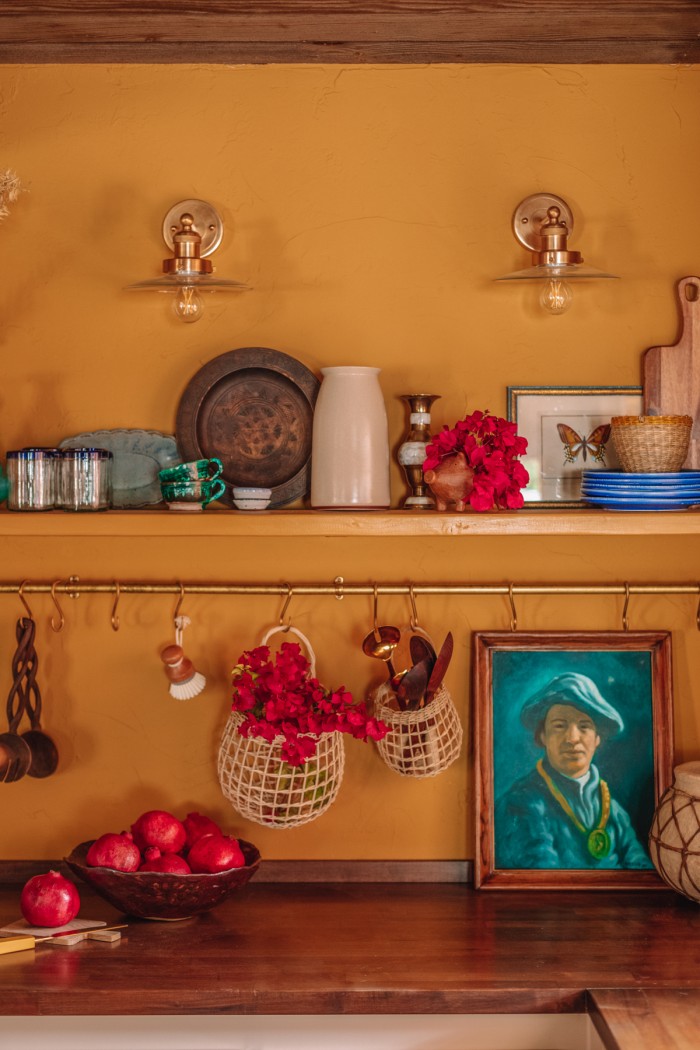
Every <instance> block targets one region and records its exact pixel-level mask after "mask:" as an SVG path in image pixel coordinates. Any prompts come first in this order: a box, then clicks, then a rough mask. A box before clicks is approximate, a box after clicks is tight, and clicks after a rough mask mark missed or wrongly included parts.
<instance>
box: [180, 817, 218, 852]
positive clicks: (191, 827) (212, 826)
mask: <svg viewBox="0 0 700 1050" xmlns="http://www.w3.org/2000/svg"><path fill="white" fill-rule="evenodd" d="M182 823H183V825H184V827H185V834H186V835H187V841H186V846H187V848H188V849H191V847H192V846H193V845H194V844H195V842H196V841H197V839H201V837H202V835H223V831H222V830H221V828H220V827H219V825H218V824H217V823H216V822H215V821H213V820H212V819H211V817H205V816H204V815H203V814H202V813H188V814H187V816H186V817H185V819H184V820H183V822H182Z"/></svg>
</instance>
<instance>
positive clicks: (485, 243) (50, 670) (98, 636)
mask: <svg viewBox="0 0 700 1050" xmlns="http://www.w3.org/2000/svg"><path fill="white" fill-rule="evenodd" d="M5 167H11V168H13V169H15V170H16V171H17V172H18V173H19V175H20V177H21V179H22V182H23V184H24V186H25V187H26V189H27V191H28V192H27V193H25V194H23V195H22V197H21V198H20V200H19V201H17V202H16V204H15V205H14V206H13V207H12V211H11V214H10V216H9V217H8V218H7V219H6V221H5V222H4V223H3V224H2V227H1V228H0V273H1V274H2V279H1V280H0V355H1V360H2V371H1V375H2V382H1V384H0V449H2V450H3V451H4V450H6V449H8V448H13V447H17V446H21V445H25V444H51V443H54V442H57V441H59V440H60V439H61V438H63V437H66V436H69V435H71V434H76V433H78V432H80V431H83V430H87V429H92V428H102V427H144V428H154V429H160V430H163V431H166V432H170V433H172V432H173V429H174V425H175V412H176V408H177V403H178V400H179V398H180V396H181V394H182V391H183V390H184V388H185V386H186V385H187V383H188V381H189V379H190V377H191V376H192V375H193V374H194V373H195V372H196V371H197V369H198V368H199V367H200V366H201V365H202V364H203V363H205V362H206V361H208V360H210V359H211V358H213V357H215V356H217V355H218V354H221V353H223V352H225V351H227V350H231V349H234V348H237V347H244V346H268V347H273V348H275V349H278V350H282V351H285V352H286V353H289V354H292V355H293V356H295V357H297V358H299V359H300V360H302V361H303V362H304V363H305V364H306V365H307V366H308V367H309V368H311V369H312V370H314V371H316V372H318V371H319V370H320V368H321V367H322V366H324V365H329V364H346V363H357V364H367V365H376V366H379V367H381V369H382V373H381V382H382V387H383V391H384V394H385V399H386V403H387V409H388V413H389V422H390V429H391V437H392V442H393V443H394V445H396V444H397V443H398V442H399V440H400V438H401V436H402V434H403V431H404V428H405V410H404V407H403V405H402V403H401V402H400V401H399V395H400V394H402V393H405V392H409V391H412V390H413V389H424V388H430V389H431V390H433V391H434V392H435V393H439V394H441V400H440V401H439V402H438V403H437V405H436V407H435V412H434V421H435V424H436V425H439V424H441V423H443V422H454V421H455V420H456V419H457V418H460V417H461V416H462V415H463V414H464V412H465V409H467V408H468V409H475V408H489V409H491V410H492V411H496V412H499V413H502V414H505V410H506V400H505V389H506V386H507V385H508V384H548V385H555V386H556V385H570V384H584V385H608V384H613V385H614V384H635V383H638V382H639V380H640V355H641V353H642V352H643V350H644V349H646V348H647V347H648V346H652V345H656V344H660V343H661V344H665V343H671V342H673V341H675V339H676V336H677V323H678V314H677V306H676V302H675V285H676V282H677V281H678V279H679V278H681V277H683V276H686V275H689V274H697V273H698V272H699V271H700V254H699V249H698V245H699V243H700V210H699V209H698V205H697V187H698V184H699V182H700V69H699V68H698V67H687V68H675V67H674V68H671V67H628V66H625V67H606V66H590V67H567V66H561V67H560V66H551V67H542V66H536V67H535V66H532V67H527V66H517V67H516V66H425V67H419V66H406V67H397V66H387V67H371V66H369V67H368V66H357V67H342V66H313V67H312V66H269V67H230V68H226V67H207V66H177V67H168V66H158V67H144V66H94V67H91V66H37V67H15V66H7V67H2V68H0V169H3V168H5ZM542 189H544V190H549V191H551V192H554V193H557V194H560V195H562V196H563V197H565V198H566V199H567V200H568V201H569V203H570V204H571V205H572V207H573V210H574V215H575V221H576V228H575V234H574V237H573V239H572V244H573V246H574V247H580V248H581V249H582V250H583V252H584V255H585V256H586V260H587V261H588V262H590V263H591V264H592V265H595V266H599V267H601V268H605V269H609V270H611V271H612V272H614V273H619V274H620V275H621V276H622V278H623V280H621V281H615V282H602V283H599V284H591V285H587V286H583V287H581V288H580V289H577V292H576V299H575V303H574V306H573V308H572V309H571V311H570V312H569V313H568V314H567V315H566V316H564V317H561V318H550V317H548V316H545V315H544V314H542V313H541V312H539V310H538V308H537V307H536V306H535V304H534V295H533V289H532V288H530V287H527V286H522V287H520V286H513V285H502V284H495V283H493V281H492V278H493V277H494V276H496V275H498V274H501V273H503V272H506V271H508V270H512V269H516V268H519V267H521V266H524V265H525V263H526V260H525V259H524V258H523V252H522V251H521V250H520V248H519V246H518V244H517V243H516V241H515V240H514V238H513V236H512V233H511V230H510V216H511V213H512V210H513V208H514V206H515V205H516V204H517V203H518V201H519V200H521V198H523V197H524V196H526V195H527V194H529V193H532V192H535V191H537V190H542ZM187 197H201V198H204V199H206V200H210V201H212V202H213V203H214V204H216V205H217V207H219V209H220V210H221V212H222V213H223V216H224V219H225V222H226V232H225V238H224V243H223V246H222V248H221V249H220V251H219V252H218V253H217V256H216V264H217V266H218V270H219V272H220V274H221V275H223V276H228V277H234V278H237V279H240V280H244V281H247V282H249V283H250V284H251V285H252V291H250V292H247V293H245V294H244V295H240V296H231V297H227V296H225V295H224V294H220V295H216V296H214V297H211V298H209V299H208V300H207V303H206V315H205V317H204V319H203V320H202V321H201V322H200V323H199V324H197V325H194V326H184V325H181V324H180V323H178V322H177V321H175V320H174V319H173V318H171V317H170V315H169V314H168V312H167V309H166V306H167V303H166V300H165V297H161V296H157V295H155V294H153V295H147V294H143V295H136V294H134V293H128V292H125V291H123V288H124V286H125V285H126V284H128V283H130V282H133V281H136V280H142V279H145V278H147V277H149V276H155V275H156V274H157V273H158V270H159V264H160V260H161V258H162V257H163V255H164V245H163V244H162V241H161V237H160V226H161V222H162V217H163V215H164V214H165V212H166V210H167V209H168V208H169V207H170V206H171V205H172V204H173V203H175V202H176V201H178V200H181V199H183V198H187ZM403 494H404V486H403V482H402V478H401V476H400V473H399V471H398V468H395V469H394V473H393V500H394V504H395V505H398V502H399V500H400V499H401V497H402V496H403ZM0 565H1V568H0V577H1V578H2V579H3V580H9V581H12V580H18V579H22V578H30V579H31V578H37V579H56V578H59V577H66V576H68V575H69V574H73V573H75V574H78V575H80V576H81V577H82V578H84V579H122V580H128V579H132V580H134V579H146V578H154V579H162V580H176V579H183V578H184V579H190V580H194V579H200V580H201V579H205V580H219V579H220V580H228V581H240V582H257V581H260V582H271V583H278V582H281V581H286V580H291V581H292V582H294V581H299V582H330V581H331V580H332V579H333V578H334V577H335V576H337V575H339V574H340V575H343V576H344V577H345V579H346V580H348V581H350V582H366V581H370V580H374V579H376V580H380V581H385V582H394V581H395V582H400V583H405V582H407V581H409V580H414V581H415V582H418V583H420V582H432V581H435V582H455V581H460V580H463V581H464V582H480V581H483V582H503V581H510V580H513V581H515V582H516V583H517V582H528V581H534V580H543V581H551V582H578V581H581V582H586V581H590V580H594V581H602V582H606V581H611V582H620V581H622V580H625V579H628V580H631V581H639V582H643V581H655V580H656V581H686V580H694V579H697V578H698V577H700V562H699V560H698V541H697V540H695V539H675V540H666V541H664V540H661V539H658V538H654V537H649V538H644V537H642V538H637V539H632V540H626V539H623V538H618V539H616V538H604V539H601V538H593V537H590V538H574V537H572V538H567V537H554V538H550V539H535V538H522V539H508V538H506V537H498V538H494V539H478V538H469V537H459V538H446V539H437V538H435V539H427V538H415V539H411V538H404V539H396V538H393V539H392V538H384V539H376V540H368V539H362V538H359V537H358V538H352V539H327V540H323V541H319V540H317V539H303V538H296V539H289V540H287V541H285V542H281V541H276V542H270V541H264V540H262V539H251V540H249V541H240V540H231V539H213V540H206V541H202V540H196V541H195V540H192V541H185V542H179V541H175V540H171V539H167V538H163V537H162V536H158V537H153V536H149V535H144V536H143V537H142V538H139V539H138V540H127V539H125V538H118V537H116V538H113V539H109V540H107V539H89V540H77V539H70V538H68V539H63V540H61V541H59V540H55V541H52V540H49V541H47V540H44V539H41V540H39V539H31V538H24V539H13V538H5V539H3V541H2V554H1V556H0ZM66 604H67V608H66V616H67V625H66V628H65V630H64V631H63V632H62V633H60V634H55V633H54V632H53V631H52V630H51V628H50V626H49V617H50V614H51V611H52V609H51V603H50V601H49V600H48V599H46V598H45V597H38V598H36V599H34V600H33V601H32V605H33V606H34V612H35V615H36V617H37V620H38V624H39V626H38V635H37V648H38V651H39V658H40V669H39V681H40V684H41V686H42V692H43V697H44V704H45V728H46V729H47V730H48V731H49V732H50V733H51V734H52V736H54V737H55V739H56V741H57V743H58V746H59V750H60V753H61V759H62V762H61V767H60V770H59V772H58V773H57V774H56V776H54V777H53V778H52V779H50V780H47V781H34V780H31V779H30V778H25V779H24V780H22V781H20V782H18V783H16V784H12V785H0V795H1V799H0V807H1V813H2V820H1V821H0V850H1V852H2V855H3V856H5V857H15V858H18V857H37V858H44V857H46V858H48V857H57V856H61V855H63V854H64V853H65V852H66V851H68V850H69V849H70V848H71V847H72V846H73V845H74V844H75V843H76V842H78V841H80V840H82V839H85V838H91V837H94V836H95V835H96V834H98V833H100V832H102V831H105V830H120V829H121V828H122V827H124V826H126V825H128V824H129V823H130V822H131V821H132V820H133V819H134V818H135V816H136V815H138V813H139V812H140V811H141V810H143V809H147V808H153V807H156V806H164V807H167V808H173V809H175V811H177V812H182V813H184V812H186V811H187V810H188V809H193V808H197V809H200V810H202V811H204V812H209V813H211V814H212V815H214V816H215V817H217V818H218V819H220V820H221V821H222V822H224V823H225V824H226V825H227V826H228V827H229V828H231V830H233V831H234V832H235V833H237V834H241V835H244V837H246V838H249V839H252V840H253V841H254V842H256V843H257V844H258V845H259V846H260V848H261V850H262V852H263V854H264V855H265V856H268V857H280V858H282V857H314V858H318V857H336V858H345V857H349V858H357V857H370V858H381V857H392V858H464V857H471V856H473V852H474V846H473V841H472V840H473V824H474V821H473V813H472V792H471V786H470V762H469V758H468V753H469V747H468V739H469V727H470V699H469V673H470V667H469V646H470V634H471V632H472V631H474V630H478V629H499V628H504V629H505V628H507V627H508V623H509V615H510V614H509V610H508V608H507V603H505V602H503V601H502V600H501V599H498V598H479V599H477V598H467V599H459V600H458V599H454V598H444V597H442V598H439V597H431V598H425V599H423V600H421V602H420V607H419V614H420V619H421V622H422V623H423V625H424V626H426V627H427V628H428V629H429V630H430V631H431V632H432V633H433V634H434V635H435V636H436V638H437V639H438V640H441V639H442V637H443V636H444V633H445V632H446V630H447V629H452V631H453V633H454V635H455V639H456V655H455V659H454V663H453V666H452V668H451V670H450V675H449V685H450V687H451V689H452V691H453V694H454V696H455V699H456V702H457V704H458V707H459V711H460V715H461V717H462V720H463V724H464V727H465V730H466V737H465V741H466V742H467V743H465V749H464V752H463V755H462V758H461V759H460V761H459V762H458V763H457V764H456V765H454V766H453V767H452V768H451V769H450V770H449V771H448V772H447V773H445V774H443V775H442V776H440V777H438V778H437V779H435V780H431V781H420V782H412V781H410V780H406V779H404V778H400V777H398V776H397V775H396V774H394V773H392V772H390V771H389V770H388V769H386V768H385V767H384V765H383V764H382V762H381V760H380V758H379V756H378V754H377V753H376V751H375V750H374V749H373V748H372V747H371V746H364V745H361V744H359V743H354V742H352V743H349V744H348V747H347V768H346V774H345V780H344V783H343V786H342V789H341V792H340V795H339V797H338V800H337V802H336V803H335V804H334V806H333V808H332V809H331V810H330V811H329V812H328V814H326V815H325V816H324V817H322V818H321V819H320V820H318V821H317V822H315V823H312V824H309V825H306V826H305V827H303V828H300V829H298V830H292V831H286V832H275V831H269V830H265V829H262V828H259V827H257V826H255V825H247V824H246V823H245V822H244V821H243V820H241V819H240V818H239V817H238V816H237V814H236V813H235V812H233V811H232V810H231V808H230V807H229V806H228V804H227V803H226V802H225V800H224V799H223V798H222V796H221V793H220V791H219V788H218V784H217V780H216V774H215V766H214V762H215V754H216V748H217V743H218V739H219V736H220V733H221V728H222V726H223V723H224V721H225V717H226V712H227V705H228V675H229V671H230V668H231V666H232V664H233V663H234V662H235V659H236V657H237V656H238V654H239V653H240V651H241V650H242V649H243V648H246V647H249V646H250V645H252V644H255V643H256V642H257V641H258V640H259V637H260V635H261V633H262V632H263V630H264V629H265V628H266V627H268V626H269V625H271V624H272V623H274V622H276V620H277V617H278V615H279V602H278V601H277V600H276V599H270V598H256V599H251V598H240V599H231V598H228V599H227V598H203V597H202V598H195V597H192V598H188V599H187V608H186V609H185V610H183V611H186V612H187V614H188V615H189V616H191V618H192V620H193V625H192V627H191V628H190V630H189V633H188V636H187V640H188V649H189V650H190V653H191V655H192V657H193V659H195V662H196V663H197V665H198V666H199V667H200V669H201V670H203V671H205V672H206V674H207V676H208V681H209V685H208V688H207V690H206V691H205V693H203V694H202V696H201V697H200V698H198V699H196V700H194V701H191V702H190V703H177V702H176V701H174V700H172V699H171V698H170V697H169V696H168V693H167V682H166V681H165V678H164V675H163V671H162V666H161V663H160V660H159V657H158V653H159V649H160V647H161V646H162V645H163V644H165V643H167V642H168V641H171V640H172V624H171V617H172V613H173V606H174V602H173V601H171V600H170V599H169V598H157V597H149V598H146V597H133V598H128V599H124V600H123V601H122V603H121V606H120V617H121V629H120V630H119V632H114V631H113V630H112V628H111V625H110V619H109V616H110V610H111V602H110V601H109V600H108V599H107V598H105V597H100V596H94V597H86V596H83V597H82V598H80V599H79V600H77V601H75V602H67V603H66ZM21 612H22V608H21V606H20V605H19V603H18V601H17V600H16V598H12V597H4V598H1V599H0V695H5V692H6V690H7V689H9V685H10V678H11V676H10V660H11V655H12V652H13V649H14V641H15V638H14V622H15V620H16V618H17V616H18V615H20V614H21ZM290 613H291V615H292V619H293V621H294V622H295V623H296V624H297V625H298V626H299V627H300V628H301V629H302V630H303V631H305V632H306V633H308V634H309V635H310V637H311V638H312V640H313V643H314V646H315V648H316V652H317V656H318V664H319V671H320V674H321V677H323V678H324V679H325V680H327V681H328V682H329V684H340V683H341V682H342V683H344V684H345V685H346V686H348V688H350V689H352V691H353V692H354V693H356V694H357V695H362V694H363V693H364V692H365V690H366V689H367V688H368V687H369V686H370V685H372V684H373V683H375V682H377V681H379V680H380V678H381V669H379V671H378V670H377V667H376V666H375V665H374V664H372V663H371V662H370V661H369V660H367V658H366V657H364V656H363V655H362V653H361V651H360V642H361V640H362V637H363V636H364V634H365V633H366V632H367V631H368V630H369V628H370V626H371V615H372V609H371V603H370V601H369V600H367V599H364V598H347V599H346V600H345V601H344V602H336V601H335V600H334V599H332V598H322V599H312V598H301V597H300V598H295V599H294V600H293V603H292V606H291V607H290ZM408 613H409V609H408V606H407V603H406V602H405V600H403V599H399V598H397V599H386V600H385V601H384V602H382V606H381V618H382V619H386V620H392V621H394V622H397V623H399V624H402V625H403V624H405V623H406V622H407V619H408ZM518 615H519V621H520V623H521V625H522V626H523V627H528V628H532V629H547V628H557V627H571V628H600V629H611V628H618V627H619V626H620V616H621V603H620V602H619V601H617V600H613V599H600V598H595V597H589V598H579V599H571V598H568V599H564V598H557V599H554V598H532V599H529V600H522V601H521V602H520V603H519V608H518ZM630 618H631V624H632V626H633V627H635V628H639V629H657V628H662V629H668V630H672V631H673V644H674V675H675V717H676V755H677V758H679V759H685V758H692V757H697V756H698V748H699V747H700V725H699V718H698V713H697V712H698V704H699V701H700V686H698V683H697V678H698V668H699V666H700V633H699V632H698V631H697V629H696V627H695V601H694V600H693V599H692V598H676V599H671V598H658V599H650V598H649V599H647V598H639V599H637V600H636V601H635V602H634V603H633V605H632V607H631V609H630Z"/></svg>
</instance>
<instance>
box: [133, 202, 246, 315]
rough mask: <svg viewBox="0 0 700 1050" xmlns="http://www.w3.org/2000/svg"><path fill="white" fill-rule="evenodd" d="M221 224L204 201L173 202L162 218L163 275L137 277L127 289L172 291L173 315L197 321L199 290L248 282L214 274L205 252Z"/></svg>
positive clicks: (217, 239)
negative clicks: (165, 250)
mask: <svg viewBox="0 0 700 1050" xmlns="http://www.w3.org/2000/svg"><path fill="white" fill-rule="evenodd" d="M223 234H224V224H223V221H222V219H221V216H220V215H219V213H218V212H217V211H216V209H215V208H214V207H213V206H212V205H211V204H208V203H207V202H206V201H200V200H185V201H180V202H179V204H174V205H173V206H172V208H170V210H169V211H168V213H167V215H166V216H165V218H164V219H163V240H164V241H165V243H166V244H167V246H168V248H170V250H171V251H172V253H173V254H172V256H171V257H170V258H168V259H164V260H163V276H162V277H153V278H151V279H150V280H148V281H138V282H137V283H136V284H130V285H128V286H127V288H128V290H129V291H156V292H170V293H173V294H174V295H175V300H174V302H173V309H174V311H175V315H176V316H177V317H179V318H180V320H181V321H184V322H185V323H186V324H191V323H192V322H193V321H198V320H199V319H200V317H201V316H202V313H203V311H204V303H203V302H202V298H201V295H200V292H213V291H217V290H221V289H223V290H228V291H233V292H241V291H245V290H246V289H247V288H248V285H246V284H242V283H241V282H240V281H229V280H226V279H225V278H223V277H216V276H214V267H213V266H212V264H211V260H210V259H209V258H208V256H210V255H212V254H213V252H215V251H216V249H217V248H218V247H219V245H220V244H221V240H222V237H223Z"/></svg>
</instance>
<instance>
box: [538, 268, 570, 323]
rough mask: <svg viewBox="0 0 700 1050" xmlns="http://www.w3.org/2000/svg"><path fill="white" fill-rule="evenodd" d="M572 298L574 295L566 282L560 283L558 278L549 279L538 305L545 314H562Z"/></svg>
mask: <svg viewBox="0 0 700 1050" xmlns="http://www.w3.org/2000/svg"><path fill="white" fill-rule="evenodd" d="M573 297H574V293H573V292H572V291H571V286H570V285H569V284H567V282H566V281H562V280H560V279H559V278H558V277H550V279H549V280H548V281H546V282H545V285H544V288H543V289H542V294H541V295H540V305H541V306H543V307H544V308H545V310H546V311H547V313H550V314H555V315H558V314H563V313H566V311H567V310H568V309H569V307H570V306H571V301H572V299H573Z"/></svg>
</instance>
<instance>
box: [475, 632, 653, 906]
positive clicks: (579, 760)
mask: <svg viewBox="0 0 700 1050" xmlns="http://www.w3.org/2000/svg"><path fill="white" fill-rule="evenodd" d="M473 685H474V688H473V699H474V705H473V726H474V771H475V805H476V849H475V860H474V885H475V886H476V887H481V888H483V889H486V888H499V889H500V888H503V889H520V888H537V887H541V888H543V889H544V888H546V889H574V888H582V889H625V890H627V889H651V888H654V889H663V888H664V883H663V882H662V881H661V879H660V878H659V876H658V875H657V873H656V871H655V870H654V868H653V866H652V864H651V860H650V859H649V852H648V844H647V837H648V832H649V829H650V827H651V822H652V817H653V811H654V808H655V806H656V803H657V802H658V799H659V798H660V796H661V795H662V794H663V792H664V791H665V790H666V788H667V787H668V786H669V785H670V783H671V779H672V769H673V720H672V678H671V635H670V633H669V632H667V631H579V632H568V631H537V632H524V631H522V632H521V631H499V632H492V633H477V634H475V635H474V662H473ZM594 719H595V721H594ZM591 723H592V727H591ZM596 737H597V743H596ZM588 763H590V766H589V765H588ZM589 770H590V777H586V776H585V774H586V772H587V771H589ZM582 773H583V779H577V778H581V777H582ZM562 774H564V775H562ZM586 781H587V782H588V783H587V784H586ZM584 784H585V785H586V786H582V785H584ZM574 785H575V787H574ZM562 798H563V801H562ZM606 809H607V816H606V815H605V812H606ZM586 814H587V816H586ZM591 817H592V820H591ZM606 846H607V850H608V852H607V853H605V849H606ZM639 847H641V851H642V852H641V853H640V850H639ZM644 854H646V859H645V858H644V856H643V855H644Z"/></svg>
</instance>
